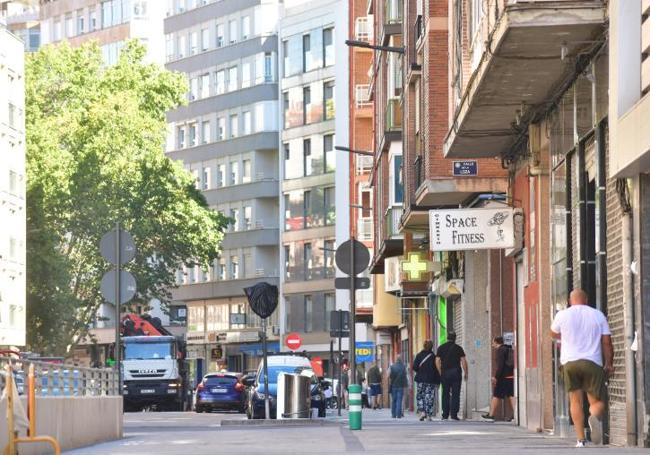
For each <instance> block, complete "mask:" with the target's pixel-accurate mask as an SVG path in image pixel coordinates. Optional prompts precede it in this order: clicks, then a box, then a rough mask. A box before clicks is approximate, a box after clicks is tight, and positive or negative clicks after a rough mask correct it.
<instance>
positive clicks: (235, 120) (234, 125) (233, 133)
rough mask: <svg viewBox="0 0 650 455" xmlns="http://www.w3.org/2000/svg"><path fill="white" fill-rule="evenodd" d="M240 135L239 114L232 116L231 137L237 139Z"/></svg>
mask: <svg viewBox="0 0 650 455" xmlns="http://www.w3.org/2000/svg"><path fill="white" fill-rule="evenodd" d="M238 135H239V118H238V117H237V114H232V115H231V116H230V137H231V138H235V137H237V136H238Z"/></svg>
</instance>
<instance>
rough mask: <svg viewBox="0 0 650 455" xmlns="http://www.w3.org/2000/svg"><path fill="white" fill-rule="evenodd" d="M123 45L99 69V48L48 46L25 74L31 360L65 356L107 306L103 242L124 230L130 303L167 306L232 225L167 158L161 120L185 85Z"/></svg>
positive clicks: (178, 77)
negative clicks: (129, 246)
mask: <svg viewBox="0 0 650 455" xmlns="http://www.w3.org/2000/svg"><path fill="white" fill-rule="evenodd" d="M144 55H145V49H144V47H143V46H142V45H141V44H139V43H137V42H136V41H131V42H129V43H128V44H127V45H126V46H125V47H124V48H123V49H122V51H121V56H120V58H119V61H118V63H117V64H116V65H114V66H110V67H105V66H104V65H103V64H102V59H101V52H100V49H99V47H98V46H97V45H96V44H89V45H84V46H82V47H80V48H74V49H73V48H71V47H70V46H69V45H67V44H62V45H60V46H56V47H55V46H46V47H44V48H42V49H41V50H40V51H39V52H37V53H35V54H32V55H30V56H29V57H28V59H27V62H26V130H27V226H28V227H27V283H28V284H27V299H28V306H27V318H28V328H29V329H28V341H29V345H30V348H31V349H34V350H37V351H39V352H43V353H47V354H57V355H62V354H65V353H67V352H69V351H70V349H71V347H72V346H74V344H75V343H76V342H78V341H79V340H80V339H81V337H84V336H85V335H86V334H87V333H88V327H89V325H90V324H91V322H92V321H93V320H95V317H96V314H97V310H98V309H99V307H100V305H101V304H102V303H103V300H102V298H101V296H100V294H99V282H100V280H101V277H102V275H103V274H104V273H105V272H106V271H107V270H109V269H110V265H109V264H107V263H106V262H105V261H104V259H103V258H102V257H101V256H100V254H99V240H100V239H101V236H102V235H103V234H104V233H105V232H107V231H108V230H110V229H111V228H113V226H114V224H115V222H116V221H120V223H121V225H122V226H124V228H125V229H127V230H129V231H130V232H131V234H132V235H133V237H134V239H135V243H136V246H137V249H138V255H137V256H136V259H135V261H134V262H132V263H130V264H128V266H127V269H128V270H130V271H131V273H133V274H134V275H135V277H136V281H137V283H138V292H137V295H136V297H135V299H134V302H135V303H140V304H144V305H147V304H148V302H149V301H150V300H151V299H153V298H156V299H160V300H161V302H164V303H168V302H169V300H170V297H171V294H170V289H171V288H173V287H174V286H175V271H176V270H177V269H178V268H179V267H180V266H182V265H183V264H188V265H194V264H199V265H200V266H201V267H202V268H204V269H205V268H207V267H208V266H209V265H210V264H211V263H212V261H213V260H214V259H215V258H216V257H217V256H218V251H219V245H220V242H221V240H222V238H223V231H224V228H225V226H226V222H227V219H226V218H225V217H224V216H223V215H221V214H219V213H218V212H216V211H212V210H210V208H209V207H208V205H207V202H206V200H205V198H204V197H203V195H202V194H201V192H200V191H198V190H197V189H196V188H195V182H194V180H193V178H192V176H191V175H190V174H189V173H188V172H187V171H185V170H184V169H183V167H182V165H181V164H180V163H178V162H174V161H172V160H170V159H169V158H167V157H166V156H165V154H164V143H165V136H166V127H167V125H166V121H165V113H166V111H168V110H169V109H172V108H174V107H176V106H178V105H179V104H181V103H182V102H183V99H184V95H185V93H186V92H187V82H186V80H185V79H184V77H183V76H182V75H180V74H177V73H172V72H169V71H166V70H164V69H162V68H160V67H159V66H156V65H150V64H145V63H144V62H143V59H144Z"/></svg>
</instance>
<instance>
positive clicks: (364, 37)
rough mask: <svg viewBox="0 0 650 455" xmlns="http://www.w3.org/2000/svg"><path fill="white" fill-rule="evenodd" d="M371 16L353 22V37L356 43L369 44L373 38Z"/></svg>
mask: <svg viewBox="0 0 650 455" xmlns="http://www.w3.org/2000/svg"><path fill="white" fill-rule="evenodd" d="M372 27H373V20H372V15H370V16H362V17H357V18H356V19H355V21H354V36H355V37H356V39H357V40H358V41H365V42H368V43H369V42H371V41H372V36H373V30H372Z"/></svg>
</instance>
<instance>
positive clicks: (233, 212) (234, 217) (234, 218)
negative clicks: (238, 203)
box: [230, 209, 240, 232]
mask: <svg viewBox="0 0 650 455" xmlns="http://www.w3.org/2000/svg"><path fill="white" fill-rule="evenodd" d="M230 218H231V221H230V222H231V223H232V224H231V225H230V227H231V228H232V230H233V231H235V232H237V231H239V227H240V224H239V209H230Z"/></svg>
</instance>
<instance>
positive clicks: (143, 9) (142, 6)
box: [133, 0, 147, 19]
mask: <svg viewBox="0 0 650 455" xmlns="http://www.w3.org/2000/svg"><path fill="white" fill-rule="evenodd" d="M133 17H134V18H137V19H146V18H147V2H146V1H143V0H136V1H134V2H133Z"/></svg>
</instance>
